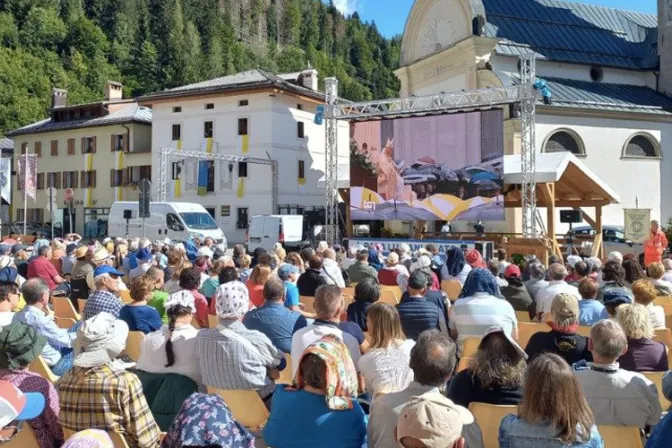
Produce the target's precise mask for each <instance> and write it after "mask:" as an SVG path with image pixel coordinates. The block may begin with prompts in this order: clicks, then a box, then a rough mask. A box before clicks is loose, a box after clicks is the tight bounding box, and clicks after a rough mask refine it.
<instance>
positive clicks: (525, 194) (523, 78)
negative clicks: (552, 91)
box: [519, 52, 537, 238]
mask: <svg viewBox="0 0 672 448" xmlns="http://www.w3.org/2000/svg"><path fill="white" fill-rule="evenodd" d="M535 65H536V64H535V54H534V53H531V52H530V53H526V54H523V55H522V56H521V57H520V86H519V87H520V90H521V92H520V97H521V99H522V101H521V104H520V111H521V117H520V123H521V139H520V146H521V148H520V152H521V157H520V160H521V164H522V167H521V168H522V169H521V172H522V173H523V183H522V185H521V192H520V194H521V199H522V201H521V202H522V208H523V237H525V238H536V237H537V198H536V189H537V185H536V181H535V175H536V166H537V162H536V160H537V155H536V149H535V145H536V143H535V115H536V101H537V95H536V91H535V88H534V83H535V79H536V68H535Z"/></svg>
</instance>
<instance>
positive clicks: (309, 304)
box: [299, 296, 315, 313]
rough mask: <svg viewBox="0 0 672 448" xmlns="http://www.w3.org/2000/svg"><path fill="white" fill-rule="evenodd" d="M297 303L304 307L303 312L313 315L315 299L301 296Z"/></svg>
mask: <svg viewBox="0 0 672 448" xmlns="http://www.w3.org/2000/svg"><path fill="white" fill-rule="evenodd" d="M299 301H300V302H301V303H303V305H304V307H305V308H304V311H305V312H307V313H315V297H310V296H301V297H299Z"/></svg>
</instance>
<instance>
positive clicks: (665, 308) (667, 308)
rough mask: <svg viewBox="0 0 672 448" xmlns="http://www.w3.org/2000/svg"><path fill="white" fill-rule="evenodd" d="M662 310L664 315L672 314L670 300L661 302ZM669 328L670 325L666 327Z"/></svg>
mask: <svg viewBox="0 0 672 448" xmlns="http://www.w3.org/2000/svg"><path fill="white" fill-rule="evenodd" d="M662 306H663V312H664V313H665V317H667V316H670V315H672V302H670V303H663V305H662ZM667 328H670V327H667Z"/></svg>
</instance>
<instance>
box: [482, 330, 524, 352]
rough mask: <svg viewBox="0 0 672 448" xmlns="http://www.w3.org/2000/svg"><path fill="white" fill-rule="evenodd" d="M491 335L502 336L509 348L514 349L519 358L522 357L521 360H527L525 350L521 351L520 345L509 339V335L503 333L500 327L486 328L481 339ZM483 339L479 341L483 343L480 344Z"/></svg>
mask: <svg viewBox="0 0 672 448" xmlns="http://www.w3.org/2000/svg"><path fill="white" fill-rule="evenodd" d="M493 333H502V334H503V335H504V337H505V338H506V340H507V341H509V343H510V344H511V346H512V347H513V348H514V350H516V352H518V354H519V355H520V356H522V357H523V359H527V353H525V350H523V348H522V347H521V346H520V345H518V343H517V342H516V341H515V339H513V338H512V337H511V334H509V333H507V332H506V331H504V329H503V328H502V327H498V326H495V327H490V328H488V330H487V331H486V332H485V334H484V335H483V339H485V338H486V337H487V336H489V335H491V334H493ZM483 339H481V343H483V342H482V341H483Z"/></svg>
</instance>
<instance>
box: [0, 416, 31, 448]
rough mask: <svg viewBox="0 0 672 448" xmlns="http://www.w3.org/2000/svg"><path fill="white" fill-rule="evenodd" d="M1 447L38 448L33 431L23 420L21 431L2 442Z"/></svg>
mask: <svg viewBox="0 0 672 448" xmlns="http://www.w3.org/2000/svg"><path fill="white" fill-rule="evenodd" d="M2 448H40V443H39V442H38V440H37V436H36V435H35V431H33V428H31V427H30V425H29V424H28V422H23V427H22V428H21V431H19V433H18V434H17V435H16V437H14V438H13V439H12V440H10V441H9V442H5V443H3V444H2Z"/></svg>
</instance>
